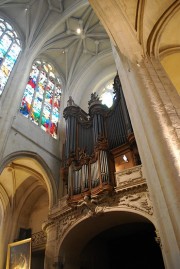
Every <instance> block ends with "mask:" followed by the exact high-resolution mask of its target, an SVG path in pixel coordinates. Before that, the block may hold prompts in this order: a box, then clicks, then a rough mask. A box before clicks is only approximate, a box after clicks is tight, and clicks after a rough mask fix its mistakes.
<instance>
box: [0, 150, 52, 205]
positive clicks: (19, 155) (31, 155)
mask: <svg viewBox="0 0 180 269" xmlns="http://www.w3.org/2000/svg"><path fill="white" fill-rule="evenodd" d="M22 158H30V159H34V160H35V161H36V162H38V163H39V164H40V165H41V167H42V169H43V170H44V172H45V174H46V176H45V177H44V182H45V185H46V187H47V190H48V196H49V208H51V207H52V206H53V204H54V203H56V202H57V188H56V185H55V180H54V178H53V175H52V173H51V170H50V168H49V167H48V165H47V164H46V162H45V161H44V160H43V158H42V157H41V156H39V155H38V154H37V153H35V152H28V151H19V152H14V153H12V154H10V155H8V156H6V157H5V158H4V159H3V161H2V164H1V167H0V173H2V171H3V169H4V168H5V167H6V166H7V165H8V164H9V163H10V162H12V161H13V160H16V159H22Z"/></svg>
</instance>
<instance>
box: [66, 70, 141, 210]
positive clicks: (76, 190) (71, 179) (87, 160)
mask: <svg viewBox="0 0 180 269" xmlns="http://www.w3.org/2000/svg"><path fill="white" fill-rule="evenodd" d="M113 87H114V102H113V105H112V107H111V108H108V107H107V106H106V105H103V104H102V103H101V101H100V99H99V97H98V95H97V94H96V93H93V94H91V100H90V101H89V103H88V104H89V113H86V112H85V111H83V110H82V109H81V108H80V107H79V106H77V105H76V104H75V103H74V101H73V99H72V97H70V98H69V101H68V104H67V107H66V108H65V110H64V117H65V119H66V139H65V143H64V147H63V158H62V159H63V165H62V177H63V180H64V189H66V193H64V194H65V195H66V194H67V197H68V198H67V202H68V204H70V205H71V204H75V203H77V202H78V201H79V200H82V199H83V198H84V197H85V196H93V195H101V194H102V193H103V192H113V191H114V190H115V189H116V188H118V187H119V184H120V185H121V183H119V182H121V180H120V181H119V179H118V180H117V178H119V177H120V178H122V180H123V177H122V176H119V175H121V173H123V172H122V171H126V170H127V169H131V168H133V167H135V166H138V165H140V164H141V161H140V157H139V153H138V148H137V145H136V141H135V137H134V133H133V128H132V125H131V121H130V117H129V113H128V110H127V106H126V102H125V99H124V95H123V91H122V87H121V83H120V80H119V77H118V75H117V76H116V77H115V79H114V85H113Z"/></svg>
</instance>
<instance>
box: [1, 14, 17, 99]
mask: <svg viewBox="0 0 180 269" xmlns="http://www.w3.org/2000/svg"><path fill="white" fill-rule="evenodd" d="M20 51H21V44H20V40H19V38H18V35H17V33H16V32H15V31H14V29H13V28H12V26H11V25H10V24H9V23H7V22H6V21H5V20H3V19H2V18H0V95H2V93H3V90H4V88H5V86H6V83H7V81H8V78H9V75H10V73H11V71H12V69H13V67H14V64H15V62H16V60H17V58H18V55H19V53H20Z"/></svg>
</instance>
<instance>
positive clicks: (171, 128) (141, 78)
mask: <svg viewBox="0 0 180 269" xmlns="http://www.w3.org/2000/svg"><path fill="white" fill-rule="evenodd" d="M90 3H91V4H92V6H93V8H94V9H95V11H96V14H97V15H98V16H99V18H100V19H101V22H102V23H103V25H104V26H105V28H106V30H107V32H108V33H109V36H110V37H111V40H112V44H113V47H114V49H113V50H114V57H115V61H116V66H117V69H118V73H119V77H120V80H121V83H122V88H123V92H124V95H125V99H126V103H127V107H128V110H129V114H130V118H131V122H132V125H133V129H134V133H135V137H136V141H137V145H138V148H139V152H140V156H141V160H142V165H143V169H144V172H145V177H146V179H147V184H148V188H149V192H150V196H151V200H152V203H153V208H154V215H155V218H156V222H157V229H158V230H159V235H160V238H161V242H162V251H163V257H164V262H165V266H166V268H168V269H178V268H179V264H180V250H179V242H180V229H179V223H180V188H179V182H180V178H179V168H180V167H179V160H180V157H179V156H180V146H179V139H180V135H179V127H178V124H177V123H178V122H179V118H180V115H179V111H180V97H179V96H178V94H177V92H176V90H175V88H174V87H173V85H172V84H171V83H170V82H169V79H168V77H167V75H166V74H165V72H163V68H162V67H161V66H160V64H158V63H157V62H158V59H156V60H155V59H153V58H152V56H151V57H149V56H147V55H144V51H143V48H142V46H141V44H140V43H139V41H138V40H137V37H136V35H135V33H134V31H133V29H132V28H131V27H130V24H129V22H128V20H127V18H126V16H124V13H123V11H122V10H121V8H120V1H116V0H107V1H101V0H90ZM167 85H168V86H167ZM176 100H178V102H177V101H176Z"/></svg>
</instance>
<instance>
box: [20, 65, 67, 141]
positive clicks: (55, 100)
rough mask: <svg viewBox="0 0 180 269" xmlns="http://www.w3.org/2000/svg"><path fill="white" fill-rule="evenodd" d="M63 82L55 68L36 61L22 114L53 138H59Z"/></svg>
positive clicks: (21, 110) (22, 106)
mask: <svg viewBox="0 0 180 269" xmlns="http://www.w3.org/2000/svg"><path fill="white" fill-rule="evenodd" d="M61 88H62V82H61V80H60V78H59V77H57V76H56V75H55V70H54V69H53V67H52V66H51V65H50V64H48V63H46V62H44V61H39V60H38V61H36V62H35V63H34V64H33V66H32V70H31V73H30V76H29V80H28V83H27V85H26V89H25V91H24V96H23V98H22V102H21V106H20V112H21V113H22V114H23V115H24V116H25V117H27V118H28V119H30V120H31V121H32V122H34V123H35V124H36V125H38V126H40V127H41V128H42V129H43V130H44V131H45V132H47V133H49V134H50V135H51V136H52V137H54V138H57V126H58V120H59V110H60V99H61V92H62V90H61Z"/></svg>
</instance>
